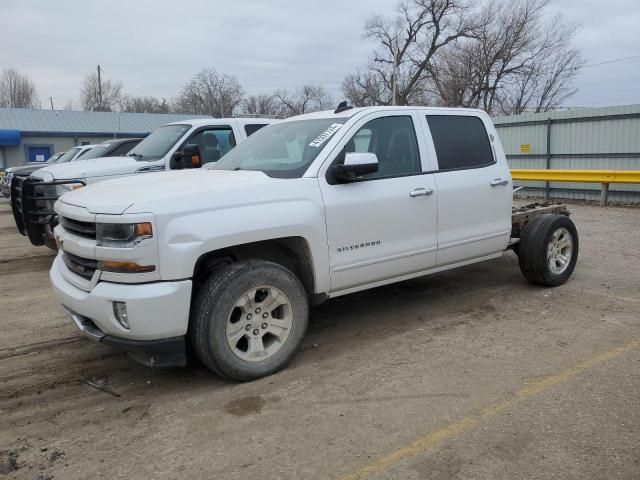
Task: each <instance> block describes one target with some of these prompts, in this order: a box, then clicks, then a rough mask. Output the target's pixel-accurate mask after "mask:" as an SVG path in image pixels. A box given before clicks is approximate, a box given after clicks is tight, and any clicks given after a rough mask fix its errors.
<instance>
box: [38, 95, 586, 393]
mask: <svg viewBox="0 0 640 480" xmlns="http://www.w3.org/2000/svg"><path fill="white" fill-rule="evenodd" d="M203 170H204V171H180V172H172V173H167V174H150V175H145V176H138V177H130V178H128V179H123V180H118V181H115V182H109V183H106V182H105V183H102V184H98V185H95V186H90V187H87V188H83V189H80V190H76V191H73V192H70V193H66V194H65V195H63V196H62V197H61V198H60V200H59V201H58V202H57V203H56V205H55V209H56V212H57V213H58V215H59V216H60V225H59V226H58V227H57V228H56V230H55V235H56V239H57V242H58V244H59V246H60V251H59V253H58V256H57V257H56V259H55V261H54V264H53V266H52V268H51V274H50V276H51V282H52V284H53V288H54V290H55V293H56V295H57V298H58V300H59V301H60V302H61V303H62V305H63V308H64V310H65V311H66V312H67V314H68V315H69V316H70V317H71V318H72V319H73V321H74V322H75V324H76V325H77V327H78V328H79V329H80V330H82V331H83V332H84V333H85V334H86V335H87V336H89V337H90V338H92V339H94V340H96V341H101V342H103V343H105V344H109V345H113V346H117V347H120V348H122V349H124V350H125V351H127V352H128V353H129V354H130V355H131V356H132V357H133V358H135V359H136V360H138V361H140V362H142V363H145V364H147V365H156V366H180V365H185V363H186V359H187V354H186V352H187V348H188V345H190V346H191V347H193V351H194V352H195V354H196V355H197V357H198V358H199V359H200V360H201V361H202V362H203V363H204V364H205V365H207V366H208V367H209V368H211V370H213V371H215V372H218V373H219V374H221V375H223V376H225V377H227V378H230V379H234V380H239V381H245V380H251V379H254V378H258V377H262V376H264V375H268V374H271V373H273V372H276V371H277V370H279V369H281V368H283V367H284V366H285V365H286V364H287V363H288V362H289V361H290V360H291V358H292V357H293V355H294V354H295V352H296V350H297V349H298V347H299V346H300V343H301V341H302V338H303V336H304V334H305V330H306V328H307V322H308V317H309V305H313V304H316V303H318V302H321V301H323V300H325V299H328V298H332V297H337V296H340V295H345V294H349V293H352V292H356V291H359V290H363V289H369V288H373V287H378V286H380V285H385V284H388V283H391V282H398V281H401V280H406V279H410V278H413V277H417V276H420V275H425V274H430V273H435V272H440V271H443V270H450V269H453V268H457V267H462V266H464V265H469V264H472V263H475V262H481V261H484V260H489V259H493V258H496V257H499V256H500V255H502V254H503V253H504V252H505V251H506V250H508V249H513V250H515V251H516V252H517V254H518V255H519V262H520V268H521V270H522V272H523V273H524V276H525V277H526V278H527V279H528V280H530V281H531V282H533V283H537V284H542V285H548V286H555V285H560V284H562V283H564V282H565V281H566V280H567V279H568V278H569V276H570V275H571V273H572V271H573V269H574V266H575V264H576V260H577V255H578V235H577V232H576V229H575V227H574V224H573V222H572V221H571V220H570V219H569V217H568V212H567V210H566V207H565V206H563V205H543V206H540V205H537V206H532V207H528V208H521V209H512V182H511V176H510V173H509V167H508V166H507V161H506V159H505V154H504V152H503V149H502V146H501V144H500V141H499V139H498V135H497V133H496V130H495V129H494V127H493V125H492V123H491V120H490V119H489V117H488V116H487V115H486V114H485V113H483V112H481V111H478V110H466V109H442V108H413V107H369V108H350V107H347V106H346V105H344V104H341V105H340V106H339V107H338V108H337V109H336V111H327V112H319V113H313V114H308V115H302V116H299V117H294V118H290V119H288V120H285V121H282V122H280V123H277V124H274V125H270V126H268V127H266V128H264V129H262V130H260V131H259V132H257V133H256V134H255V135H253V136H252V137H250V138H249V139H248V140H247V141H245V142H244V143H242V144H241V145H239V146H238V147H236V148H235V149H234V150H233V151H231V152H230V153H229V154H227V155H226V156H225V157H224V158H223V159H221V160H220V161H219V162H218V163H217V164H215V165H212V166H205V167H204V169H203ZM114 192H117V194H114Z"/></svg>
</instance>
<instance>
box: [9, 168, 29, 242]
mask: <svg viewBox="0 0 640 480" xmlns="http://www.w3.org/2000/svg"><path fill="white" fill-rule="evenodd" d="M26 178H27V177H21V176H16V177H15V178H13V179H12V181H11V209H12V210H13V218H14V219H15V221H16V226H17V227H18V230H20V233H21V234H23V235H26V234H27V230H26V228H25V223H24V218H23V217H22V184H23V183H24V181H25V179H26Z"/></svg>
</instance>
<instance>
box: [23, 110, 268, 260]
mask: <svg viewBox="0 0 640 480" xmlns="http://www.w3.org/2000/svg"><path fill="white" fill-rule="evenodd" d="M272 122H273V120H270V119H262V118H247V119H244V118H211V119H202V120H200V119H198V120H187V121H180V122H175V123H171V124H168V125H165V126H162V127H160V128H158V129H156V130H154V131H153V132H152V133H151V134H150V135H149V136H148V137H146V138H145V139H144V140H142V141H140V142H139V143H137V144H136V145H135V146H134V147H133V148H127V153H126V154H123V155H120V156H104V157H98V158H90V159H88V160H82V157H79V158H80V159H79V160H78V161H75V162H72V163H56V164H53V165H50V166H45V167H44V168H41V169H39V170H37V171H35V172H33V173H32V174H31V175H30V176H29V177H27V178H23V179H19V180H18V179H16V180H17V181H16V182H15V183H16V185H14V186H13V187H12V188H13V189H14V190H15V191H16V192H19V193H18V195H15V196H14V199H13V200H12V206H13V212H14V217H15V220H16V225H17V227H18V230H19V231H20V232H21V233H22V234H23V235H26V236H28V237H29V240H30V241H31V243H32V244H33V245H46V246H48V247H50V248H54V249H55V242H54V241H53V231H52V229H53V227H54V226H55V225H56V223H57V217H56V215H55V212H54V211H53V204H54V203H55V201H56V200H57V198H58V197H59V196H60V195H62V194H63V193H65V192H67V191H71V190H75V189H77V188H82V187H84V186H86V185H90V184H93V183H97V182H102V181H104V180H112V179H116V178H121V177H126V176H129V175H134V174H137V173H148V172H158V171H164V170H171V169H172V168H173V169H175V168H185V166H186V168H194V167H200V166H201V165H203V164H207V163H212V162H213V163H214V162H217V161H218V160H219V159H220V158H221V157H222V155H224V154H225V153H227V152H228V151H229V150H231V149H232V148H234V147H235V146H236V145H237V144H238V143H240V142H242V141H244V140H245V139H246V138H247V137H248V136H249V135H251V134H252V133H254V132H256V131H257V130H259V129H260V128H262V127H264V126H266V125H268V124H270V123H272ZM110 143H115V142H110ZM127 147H128V144H127ZM77 148H80V147H74V149H77ZM96 148H97V149H98V148H101V146H97V147H96ZM123 148H124V145H123ZM74 149H72V150H74ZM185 150H189V151H192V152H195V153H196V155H194V156H195V157H198V158H199V160H198V163H196V164H194V163H191V162H189V164H185V166H182V165H181V162H180V161H179V157H181V156H182V155H183V151H185ZM80 155H82V154H80ZM87 155H89V154H87ZM189 158H191V156H190V157H189ZM25 206H28V208H25Z"/></svg>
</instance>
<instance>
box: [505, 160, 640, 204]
mask: <svg viewBox="0 0 640 480" xmlns="http://www.w3.org/2000/svg"><path fill="white" fill-rule="evenodd" d="M511 178H513V179H514V180H526V181H542V182H580V183H600V184H602V188H601V191H600V205H602V206H603V207H604V206H606V205H607V200H608V195H609V184H610V183H640V170H563V169H550V170H547V169H536V168H513V169H511Z"/></svg>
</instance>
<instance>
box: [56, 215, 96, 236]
mask: <svg viewBox="0 0 640 480" xmlns="http://www.w3.org/2000/svg"><path fill="white" fill-rule="evenodd" d="M60 225H62V228H64V229H65V230H66V231H67V232H69V233H72V234H74V235H77V236H79V237H83V238H89V239H91V240H95V239H96V224H95V223H93V222H83V221H80V220H74V219H73V218H68V217H60Z"/></svg>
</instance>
